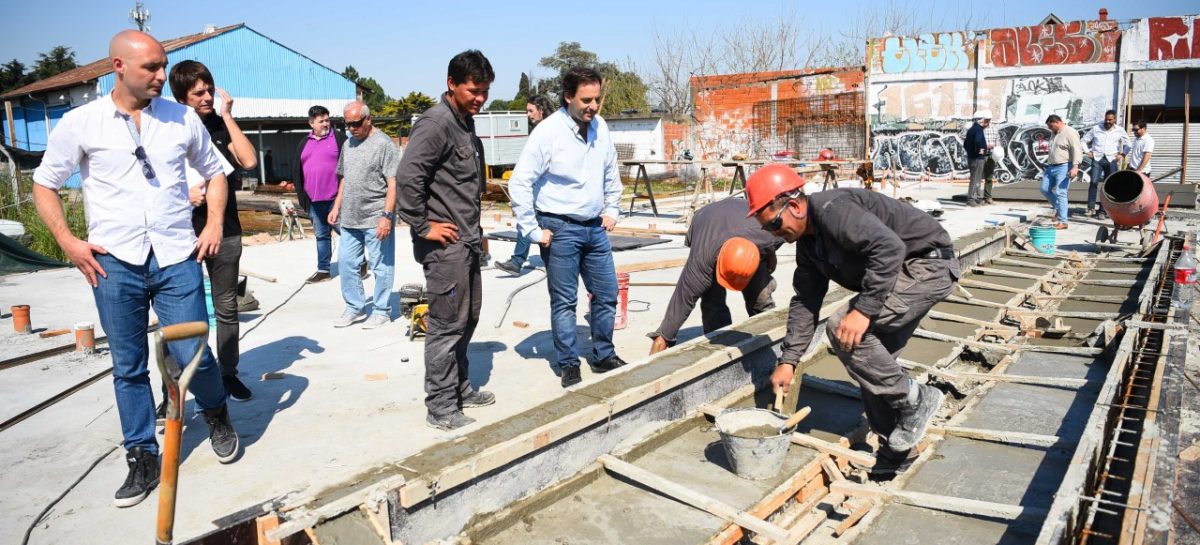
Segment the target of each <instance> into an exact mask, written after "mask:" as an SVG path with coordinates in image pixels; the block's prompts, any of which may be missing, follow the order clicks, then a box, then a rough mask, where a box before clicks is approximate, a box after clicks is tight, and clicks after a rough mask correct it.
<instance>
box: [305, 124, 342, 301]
mask: <svg viewBox="0 0 1200 545" xmlns="http://www.w3.org/2000/svg"><path fill="white" fill-rule="evenodd" d="M308 126H309V127H312V132H311V133H309V134H308V137H307V138H305V139H303V140H301V141H300V145H299V146H296V159H295V160H294V161H292V164H293V165H295V167H294V170H293V171H292V182H293V183H295V184H296V195H297V196H298V197H299V198H300V207H301V208H303V209H305V210H307V211H308V217H309V219H310V220H312V225H313V234H314V236H316V238H317V272H315V273H313V274H312V276H309V277H308V283H309V284H314V283H317V282H324V281H326V280H329V278H330V276H329V259H330V256H331V254H332V253H333V247H332V243H331V242H330V241H331V238H330V234H331V233H332V232H333V230H334V229H337V226H334V225H331V224H330V223H329V220H328V217H329V211H330V210H331V209H332V208H333V201H334V199H336V198H337V193H338V177H337V163H338V154H339V153H341V149H342V142H344V141H345V140H346V137H345V136H342V134H341V133H339V132H337V131H333V130H330V128H331V126H330V122H329V110H328V109H326V108H325V107H324V106H313V107H312V108H309V109H308Z"/></svg>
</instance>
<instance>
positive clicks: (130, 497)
mask: <svg viewBox="0 0 1200 545" xmlns="http://www.w3.org/2000/svg"><path fill="white" fill-rule="evenodd" d="M125 463H126V464H129V474H128V475H126V476H125V484H122V485H121V488H118V489H117V493H116V494H115V495H114V496H113V504H114V505H116V506H117V507H133V506H135V505H137V504H139V503H141V502H142V500H143V499H145V498H146V496H147V495H148V494H150V491H151V490H154V487H156V486H158V470H159V463H158V456H157V455H156V454H152V453H150V452H149V451H147V450H146V449H144V448H142V447H133V448H131V449H129V451H128V452H126V453H125Z"/></svg>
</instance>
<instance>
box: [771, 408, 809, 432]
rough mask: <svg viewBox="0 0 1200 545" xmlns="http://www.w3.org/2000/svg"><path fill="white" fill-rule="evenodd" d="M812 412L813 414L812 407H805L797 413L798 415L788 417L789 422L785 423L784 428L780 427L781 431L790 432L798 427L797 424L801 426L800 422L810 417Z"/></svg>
mask: <svg viewBox="0 0 1200 545" xmlns="http://www.w3.org/2000/svg"><path fill="white" fill-rule="evenodd" d="M811 412H812V407H804V408H802V409H800V410H798V411H796V414H793V415H792V416H790V417H788V419H787V422H784V423H783V426H780V428H779V429H781V430H790V429H792V428H794V427H796V424H799V423H800V421H801V420H804V417H806V416H808V413H811Z"/></svg>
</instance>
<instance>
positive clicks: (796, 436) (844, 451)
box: [792, 432, 875, 467]
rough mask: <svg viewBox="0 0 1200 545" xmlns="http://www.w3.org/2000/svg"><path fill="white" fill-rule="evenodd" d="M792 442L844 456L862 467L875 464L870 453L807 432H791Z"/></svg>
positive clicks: (833, 454) (832, 454)
mask: <svg viewBox="0 0 1200 545" xmlns="http://www.w3.org/2000/svg"><path fill="white" fill-rule="evenodd" d="M792 443H795V444H797V445H801V446H805V447H808V448H811V449H814V450H817V451H819V452H823V453H825V454H828V455H830V456H837V457H839V458H845V459H846V460H849V461H851V462H854V463H856V464H858V465H861V466H864V467H874V466H875V457H874V456H872V455H871V454H868V453H866V452H859V451H857V450H854V449H850V448H847V447H843V446H841V445H838V444H836V443H830V442H829V441H826V440H824V439H819V438H817V437H813V436H811V435H809V434H807V433H802V432H793V433H792Z"/></svg>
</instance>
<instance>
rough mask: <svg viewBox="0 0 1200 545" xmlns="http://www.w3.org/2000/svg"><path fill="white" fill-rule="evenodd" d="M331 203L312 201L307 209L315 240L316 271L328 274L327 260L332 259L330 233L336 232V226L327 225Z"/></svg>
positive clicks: (331, 207)
mask: <svg viewBox="0 0 1200 545" xmlns="http://www.w3.org/2000/svg"><path fill="white" fill-rule="evenodd" d="M332 209H333V201H313V202H312V204H311V205H309V207H308V218H309V219H310V220H312V226H313V236H314V237H316V239H317V271H318V272H329V259H330V258H331V257H333V243H332V242H331V240H332V238H331V233H336V232H338V228H337V226H336V225H332V224H330V223H329V211H330V210H332Z"/></svg>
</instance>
